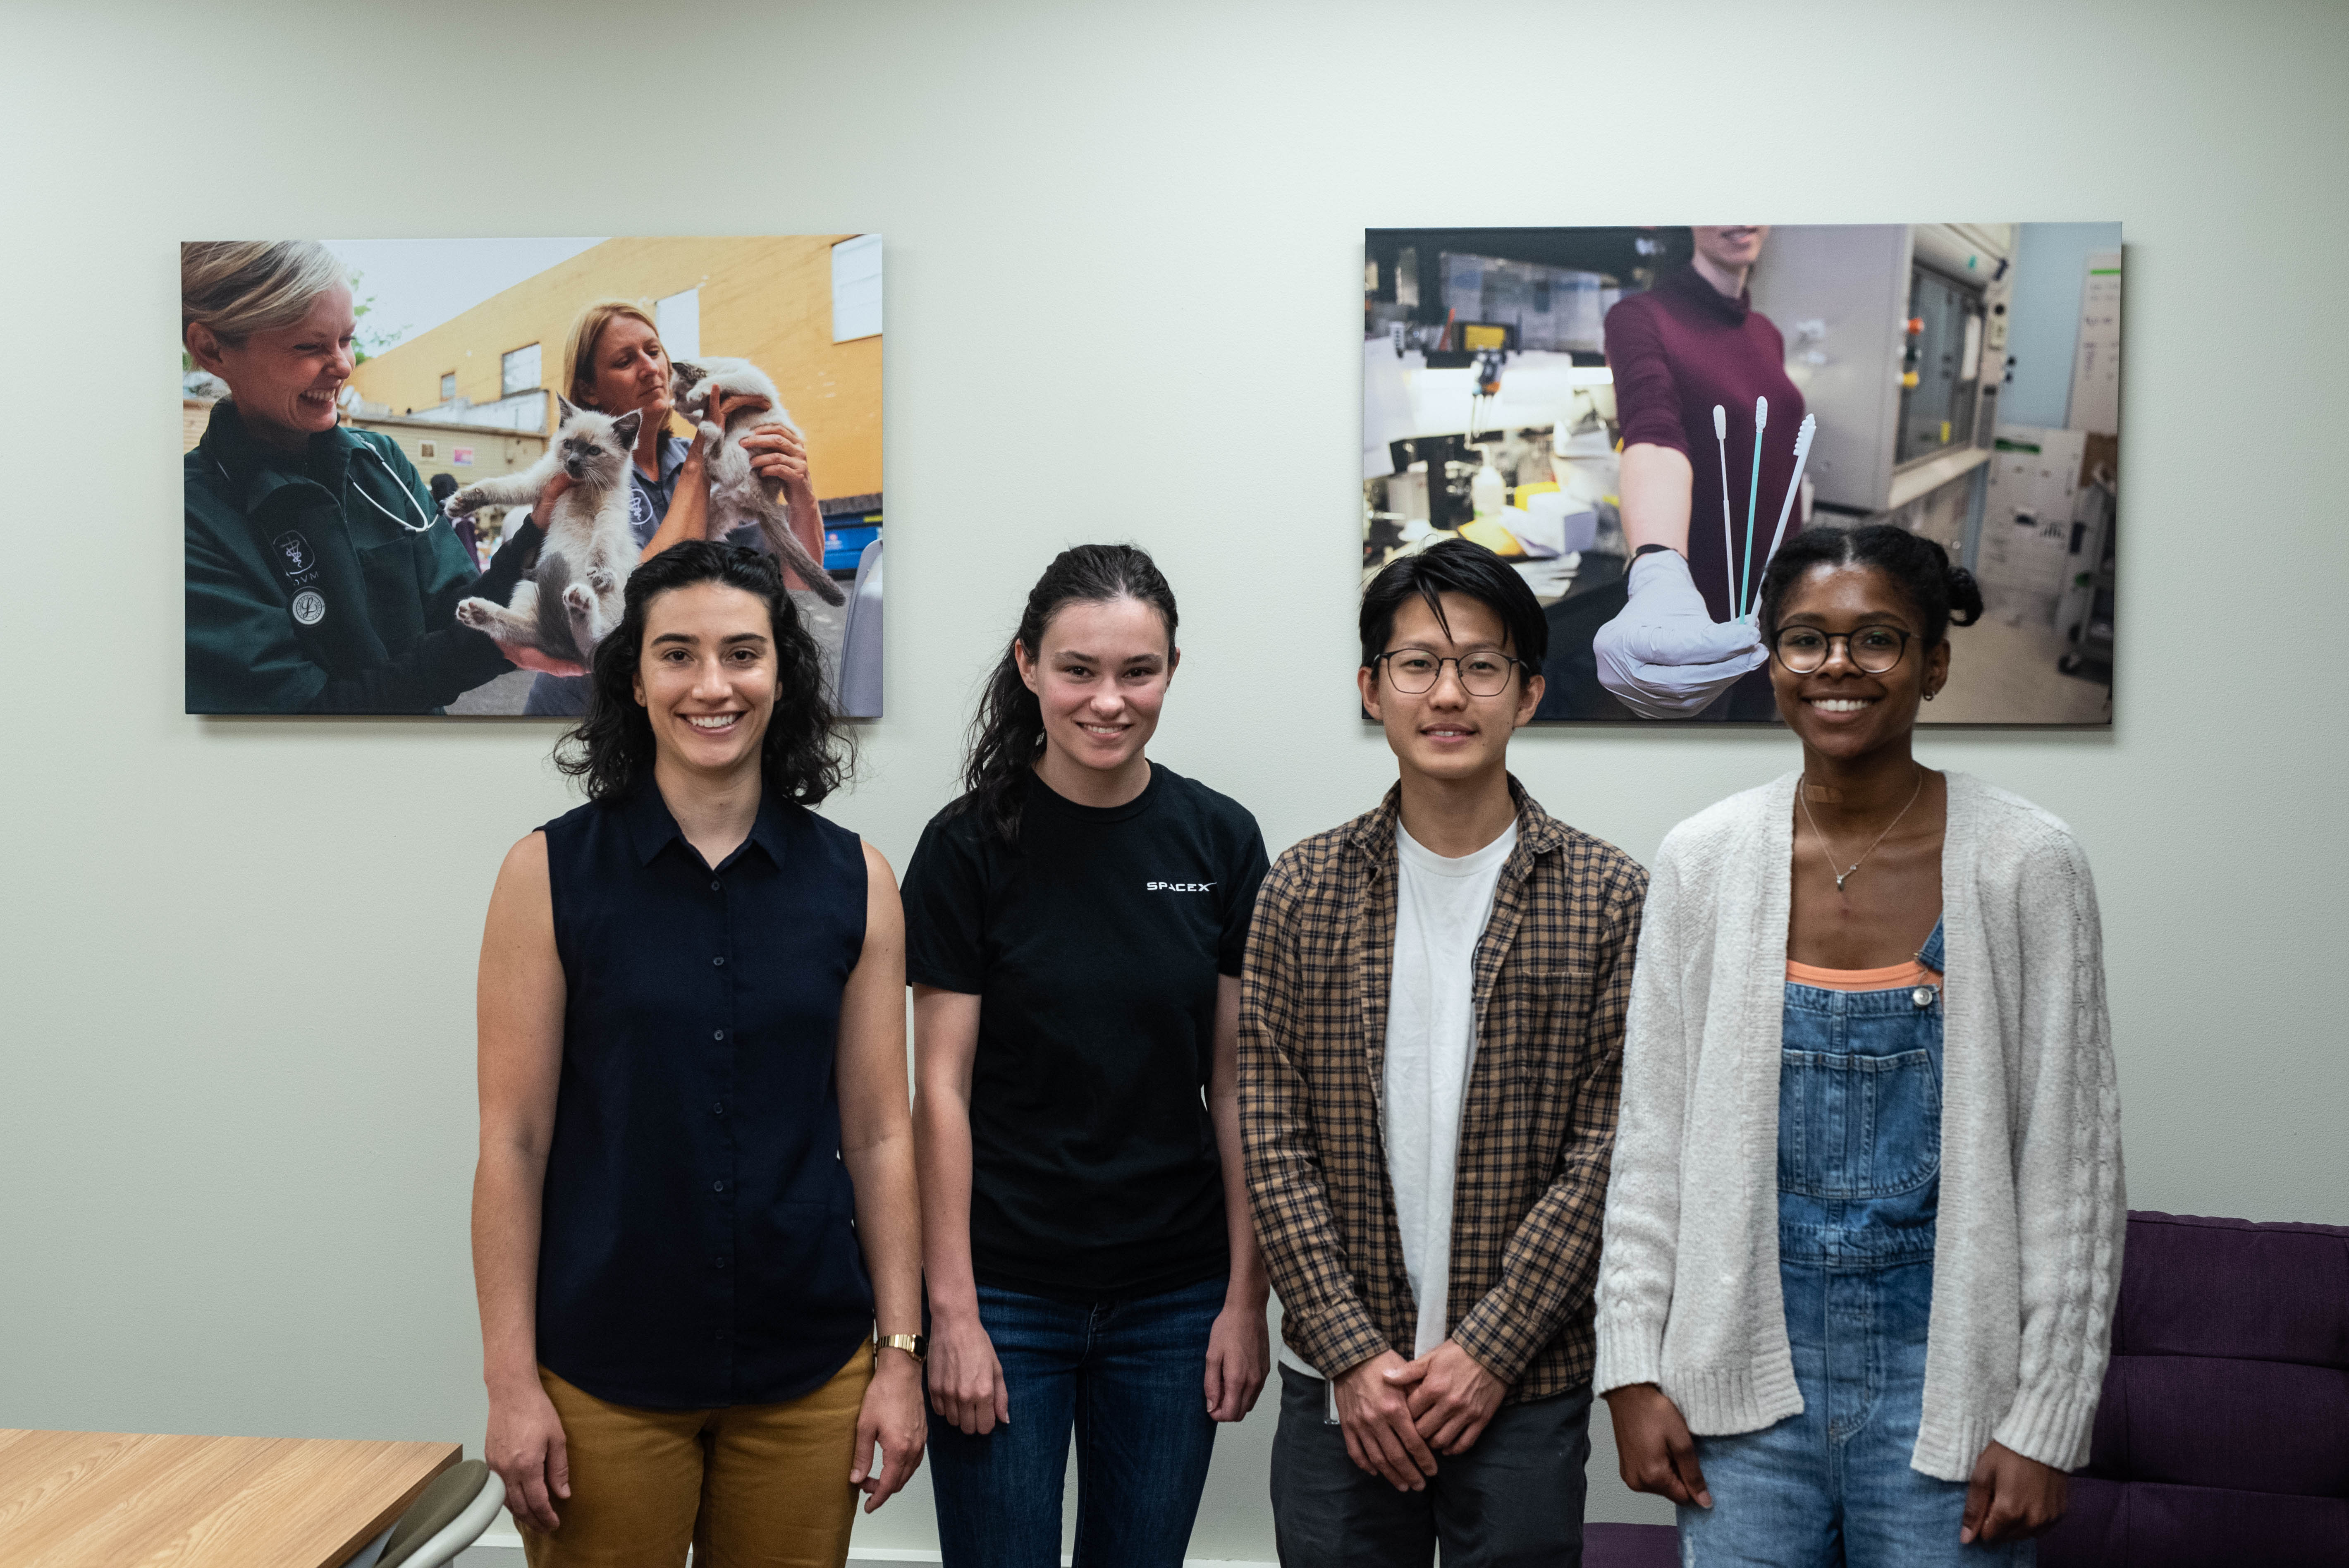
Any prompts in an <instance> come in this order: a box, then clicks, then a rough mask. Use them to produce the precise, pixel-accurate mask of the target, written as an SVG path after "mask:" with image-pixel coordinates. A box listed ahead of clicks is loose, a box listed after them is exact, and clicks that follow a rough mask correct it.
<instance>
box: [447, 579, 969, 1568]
mask: <svg viewBox="0 0 2349 1568" xmlns="http://www.w3.org/2000/svg"><path fill="white" fill-rule="evenodd" d="M592 681H593V686H592V691H591V694H590V698H589V703H588V711H587V716H586V719H585V721H584V722H582V723H581V724H580V725H579V727H578V728H577V729H576V730H574V731H573V732H571V733H570V734H569V735H567V736H566V737H564V750H563V752H562V753H561V755H560V765H561V766H562V767H563V769H564V772H566V773H568V774H572V775H573V776H574V777H576V778H579V779H582V780H584V781H585V786H586V791H587V796H588V801H587V804H586V805H583V806H581V807H579V808H578V809H577V810H575V811H573V812H570V813H567V814H566V815H563V816H560V817H557V818H556V819H555V820H554V821H553V822H550V823H548V824H547V825H546V826H544V827H543V828H542V829H540V830H539V831H538V832H536V833H533V834H532V835H530V836H528V837H527V838H524V839H523V841H522V842H521V843H520V844H518V845H516V846H514V848H513V849H512V852H511V853H509V854H508V855H507V857H506V861H505V865H504V867H502V869H501V870H500V872H499V874H498V881H497V888H496V889H495V891H493V892H492V894H491V897H490V914H489V924H488V929H487V931H486V932H485V934H484V936H483V939H482V946H481V1003H480V1027H481V1163H480V1167H479V1169H478V1172H477V1174H476V1177H475V1180H474V1188H473V1269H474V1281H475V1286H476V1289H477V1291H478V1293H479V1295H480V1298H481V1340H482V1360H483V1376H484V1379H485V1381H486V1382H487V1384H488V1386H489V1397H490V1426H489V1435H488V1438H487V1440H486V1442H485V1443H484V1445H483V1448H484V1452H485V1456H486V1457H487V1458H488V1459H489V1461H490V1463H491V1464H492V1466H493V1467H494V1468H495V1469H497V1471H498V1473H499V1474H500V1475H501V1476H502V1478H503V1479H504V1480H505V1483H506V1495H507V1498H508V1501H509V1503H510V1505H511V1506H512V1510H513V1512H514V1517H515V1521H516V1522H517V1523H518V1524H520V1526H521V1527H522V1531H523V1541H524V1543H525V1545H526V1546H527V1548H528V1552H529V1557H530V1561H531V1563H532V1564H533V1568H549V1565H553V1564H565V1563H668V1564H682V1563H684V1562H685V1558H686V1550H687V1547H688V1543H689V1544H690V1545H691V1546H692V1548H693V1551H694V1556H695V1560H696V1561H697V1562H705V1563H738V1562H745V1563H746V1562H753V1561H755V1562H760V1563H792V1564H809V1565H815V1564H830V1565H833V1568H837V1565H838V1564H839V1563H843V1561H844V1560H845V1559H846V1556H847V1552H848V1535H849V1526H850V1523H851V1521H853V1519H854V1512H855V1509H854V1503H855V1496H856V1493H857V1492H858V1491H859V1490H862V1491H863V1492H864V1493H865V1494H866V1498H867V1501H866V1503H865V1508H866V1511H868V1512H869V1511H871V1510H872V1509H874V1508H875V1507H878V1506H879V1505H880V1503H881V1502H882V1501H885V1500H886V1499H887V1498H888V1497H889V1496H890V1495H891V1494H892V1493H893V1492H895V1490H897V1489H898V1488H899V1487H901V1486H903V1485H904V1484H905V1480H907V1478H908V1477H910V1476H911V1475H912V1473H913V1471H914V1469H915V1467H916V1465H918V1464H919V1463H920V1462H921V1455H922V1447H923V1438H924V1431H923V1425H924V1417H923V1414H922V1392H921V1372H920V1364H919V1357H920V1354H921V1341H920V1339H919V1337H918V1331H919V1329H920V1325H921V1303H920V1290H921V1283H920V1280H921V1256H920V1252H921V1241H920V1236H921V1230H920V1216H919V1210H918V1207H917V1204H916V1195H915V1182H914V1159H913V1137H912V1127H911V1120H910V1116H909V1113H908V1110H907V1106H906V1091H905V999H904V986H905V944H904V919H903V915H902V913H901V911H900V909H899V905H898V900H897V889H896V884H895V879H894V878H893V877H892V875H891V873H890V869H889V866H888V863H887V862H886V861H885V860H884V859H883V858H882V857H881V856H880V854H879V852H878V851H876V850H875V849H874V847H873V846H871V845H869V844H864V843H862V842H861V841H860V840H859V839H858V838H857V836H855V835H854V834H853V833H850V832H848V831H847V830H845V829H843V828H841V827H837V826H833V824H831V823H828V822H826V821H825V820H823V818H822V817H819V816H817V815H815V814H814V812H812V810H810V809H809V808H810V807H812V806H813V805H817V804H818V803H820V802H821V801H823V798H824V797H825V796H826V795H827V794H830V793H831V791H832V790H833V788H834V787H835V786H837V785H838V784H840V783H841V781H842V778H843V773H844V763H843V748H844V741H843V737H842V736H841V735H840V734H839V732H838V721H837V719H836V716H835V715H834V713H833V709H832V706H831V703H830V701H828V699H827V698H826V696H825V695H824V682H823V669H822V662H821V659H820V657H819V655H818V652H817V649H816V646H815V643H814V640H813V639H812V638H811V637H810V636H809V634H808V632H807V629H806V628H805V627H803V626H802V624H801V622H800V619H799V616H798V614H797V612H796V611H795V610H794V609H793V607H792V601H791V597H790V596H789V595H788V594H787V593H786V592H785V591H784V588H783V584H782V579H781V575H780V573H779V572H778V570H777V568H776V566H775V563H774V562H773V560H772V559H771V558H770V557H768V556H762V555H760V554H759V553H757V552H755V551H751V550H747V549H743V548H740V547H739V546H736V545H719V544H710V543H707V542H702V541H693V542H689V543H685V544H680V545H676V546H675V547H673V548H671V549H669V550H667V551H666V552H664V553H662V554H660V555H658V556H654V557H653V558H651V559H650V560H647V561H646V562H645V563H644V564H643V565H642V566H638V567H637V568H636V572H635V573H634V574H633V575H632V576H630V577H629V579H628V586H627V600H626V614H625V616H624V617H623V618H622V620H621V622H620V625H619V627H618V628H616V630H614V631H613V632H612V633H611V634H610V635H608V636H607V637H605V639H604V640H603V641H602V642H600V643H599V644H597V645H596V648H595V658H594V669H593V671H592ZM876 1443H877V1444H878V1445H879V1446H880V1449H881V1452H882V1458H881V1462H880V1463H879V1464H878V1465H875V1464H874V1462H873V1451H874V1445H875V1444H876Z"/></svg>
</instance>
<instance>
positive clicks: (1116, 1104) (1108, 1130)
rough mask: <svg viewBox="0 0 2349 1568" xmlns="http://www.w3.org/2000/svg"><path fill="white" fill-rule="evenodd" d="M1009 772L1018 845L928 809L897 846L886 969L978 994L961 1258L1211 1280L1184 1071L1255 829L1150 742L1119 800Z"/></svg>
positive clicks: (1027, 1282)
mask: <svg viewBox="0 0 2349 1568" xmlns="http://www.w3.org/2000/svg"><path fill="white" fill-rule="evenodd" d="M1025 787H1026V789H1027V795H1026V800H1025V803H1024V804H1023V805H1022V807H1021V811H1020V824H1019V842H1018V843H1017V844H1016V845H1011V844H1006V843H1004V842H1003V840H1002V838H1001V836H999V835H998V834H997V833H995V831H994V830H993V829H992V828H991V827H989V826H988V825H987V823H986V820H985V818H984V817H983V816H982V815H980V814H979V813H978V812H977V811H963V812H959V813H953V812H941V813H940V814H939V815H937V816H936V817H935V818H933V819H932V820H931V822H930V825H929V826H928V827H926V828H925V829H924V830H923V832H922V842H921V846H920V847H918V848H916V850H915V851H914V858H913V860H912V862H911V863H910V864H909V865H908V866H907V867H905V974H906V978H907V979H908V980H910V981H913V982H914V983H915V984H916V985H934V986H936V987H938V988H939V989H941V990H944V991H957V992H966V993H968V994H972V995H976V996H978V998H979V999H980V1001H979V1011H978V1056H977V1059H976V1061H975V1062H974V1063H973V1064H972V1069H971V1086H970V1140H971V1194H970V1251H971V1263H972V1267H973V1270H974V1272H976V1274H977V1276H978V1281H979V1282H980V1283H982V1284H988V1285H993V1286H995V1287H997V1288H999V1289H1002V1290H1010V1291H1019V1292H1021V1293H1025V1294H1030V1295H1041V1296H1047V1297H1053V1298H1058V1299H1061V1300H1072V1301H1080V1302H1092V1301H1103V1300H1119V1299H1131V1298H1134V1297H1139V1296H1146V1295H1154V1294H1157V1293H1161V1292H1164V1291H1171V1290H1177V1289H1180V1288H1181V1287H1183V1286H1185V1285H1188V1284H1195V1283H1197V1282H1199V1281H1201V1280H1206V1279H1211V1278H1213V1277H1214V1276H1215V1275H1216V1274H1219V1273H1221V1272H1224V1271H1225V1270H1226V1268H1228V1267H1229V1266H1230V1257H1229V1248H1228V1246H1227V1244H1226V1236H1225V1231H1224V1191H1223V1178H1222V1176H1221V1165H1220V1163H1219V1161H1218V1158H1217V1151H1216V1131H1215V1127H1214V1124H1213V1122H1212V1121H1211V1120H1210V1119H1209V1116H1208V1114H1207V1108H1206V1099H1205V1097H1204V1095H1203V1093H1202V1091H1203V1090H1204V1088H1205V1087H1206V1083H1207V1075H1208V1069H1209V1067H1210V1065H1211V1064H1212V1062H1213V1058H1214V1052H1215V1029H1216V976H1217V975H1218V974H1229V975H1237V974H1238V973H1239V972H1240V960H1241V958H1242V956H1243V955H1244V953H1245V951H1246V950H1247V928H1248V916H1249V913H1250V911H1251V910H1252V909H1254V907H1255V904H1256V893H1257V884H1258V883H1260V882H1261V881H1263V880H1264V873H1265V854H1264V836H1263V835H1262V834H1261V833H1259V832H1258V831H1257V826H1256V818H1255V817H1253V816H1251V815H1248V813H1247V809H1246V808H1245V807H1243V806H1242V805H1239V803H1238V802H1237V801H1234V800H1231V799H1228V798H1227V797H1226V796H1224V795H1220V794H1216V792H1215V791H1213V790H1211V789H1208V788H1207V787H1206V785H1204V784H1195V783H1193V782H1192V781H1191V780H1189V779H1186V778H1184V777H1182V776H1181V775H1180V774H1175V773H1174V772H1173V771H1172V770H1170V769H1168V768H1166V767H1164V766H1162V765H1160V764H1157V763H1153V764H1152V765H1151V770H1150V783H1149V784H1148V785H1147V786H1145V787H1144V788H1143V792H1142V793H1141V794H1139V795H1137V796H1135V797H1134V798H1133V800H1131V801H1129V802H1127V803H1126V804H1125V805H1121V806H1112V807H1108V808H1102V807H1098V806H1085V805H1077V804H1076V803H1075V802H1073V801H1071V800H1067V799H1064V798H1063V797H1061V795H1058V794H1054V793H1053V792H1052V791H1051V790H1050V789H1049V788H1047V787H1046V786H1045V785H1044V784H1043V783H1042V782H1041V781H1040V780H1039V779H1037V778H1036V777H1035V776H1034V775H1033V774H1030V776H1029V778H1028V780H1027V782H1026V786H1025Z"/></svg>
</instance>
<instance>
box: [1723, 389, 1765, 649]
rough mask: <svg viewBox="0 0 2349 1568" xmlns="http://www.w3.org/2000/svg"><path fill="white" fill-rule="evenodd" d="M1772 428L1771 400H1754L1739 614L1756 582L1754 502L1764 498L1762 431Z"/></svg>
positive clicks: (1742, 614) (1738, 603)
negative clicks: (1752, 458) (1743, 569)
mask: <svg viewBox="0 0 2349 1568" xmlns="http://www.w3.org/2000/svg"><path fill="white" fill-rule="evenodd" d="M1769 428H1770V400H1769V399H1767V398H1756V399H1754V477H1753V479H1752V480H1751V481H1749V482H1748V483H1747V484H1746V486H1745V572H1744V576H1741V577H1739V578H1738V579H1737V605H1738V609H1737V616H1736V617H1732V618H1733V619H1735V618H1738V617H1742V616H1744V613H1745V591H1746V589H1747V588H1749V587H1752V586H1753V583H1754V503H1755V502H1757V501H1759V500H1760V499H1761V498H1762V432H1763V431H1765V430H1768V429H1769Z"/></svg>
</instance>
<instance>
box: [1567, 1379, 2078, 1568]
mask: <svg viewBox="0 0 2349 1568" xmlns="http://www.w3.org/2000/svg"><path fill="white" fill-rule="evenodd" d="M1607 1408H1608V1410H1609V1413H1610V1414H1611V1415H1612V1416H1613V1417H1614V1419H1615V1452H1616V1457H1617V1459H1618V1462H1619V1468H1620V1469H1621V1471H1622V1475H1623V1484H1624V1485H1625V1486H1628V1487H1630V1489H1631V1490H1633V1491H1645V1492H1653V1493H1654V1494H1655V1495H1656V1496H1658V1497H1668V1498H1670V1499H1671V1500H1672V1501H1674V1502H1677V1503H1684V1504H1687V1505H1690V1506H1692V1507H1695V1508H1711V1507H1712V1506H1713V1493H1712V1492H1710V1491H1708V1490H1706V1489H1705V1484H1704V1471H1703V1470H1702V1469H1701V1468H1700V1467H1699V1466H1698V1464H1697V1458H1696V1439H1695V1438H1693V1437H1692V1436H1691V1435H1690V1433H1689V1428H1688V1422H1687V1421H1686V1420H1684V1419H1682V1416H1681V1412H1680V1407H1679V1406H1677V1405H1674V1404H1673V1403H1672V1401H1671V1396H1669V1395H1667V1394H1666V1393H1665V1392H1664V1391H1663V1390H1662V1389H1661V1388H1659V1387H1657V1386H1655V1385H1654V1384H1652V1383H1635V1384H1632V1385H1630V1386H1629V1387H1624V1388H1617V1389H1613V1390H1611V1391H1609V1393H1608V1395H1607ZM2069 1493H2070V1480H2069V1478H2068V1477H2066V1476H2065V1475H2064V1472H2063V1471H2062V1470H2059V1469H2055V1468H2054V1466H2053V1465H2043V1464H2041V1463H2040V1462H2039V1461H2038V1460H2037V1459H2025V1458H2024V1457H2023V1455H2021V1454H2018V1453H2016V1452H2015V1451H2014V1450H2013V1449H2010V1448H2008V1447H2007V1446H2006V1445H2005V1444H2003V1443H1992V1444H1990V1445H1989V1446H1988V1447H1986V1448H1984V1449H1982V1457H1981V1458H1979V1459H1976V1460H1975V1461H1974V1470H1973V1476H1972V1479H1971V1480H1970V1481H1969V1482H1968V1483H1967V1485H1966V1511H1965V1518H1964V1519H1963V1521H1961V1523H1960V1525H1959V1527H1958V1542H1959V1544H1960V1545H1965V1546H1970V1545H1971V1544H1973V1543H1974V1542H1977V1541H1980V1542H1983V1543H1984V1544H1985V1545H1992V1544H1996V1543H1999V1542H2009V1541H2027V1540H2029V1539H2030V1538H2031V1537H2033V1536H2034V1535H2040V1534H2044V1533H2045V1532H2047V1531H2048V1530H2049V1529H2051V1528H2053V1527H2054V1523H2055V1521H2057V1520H2059V1519H2061V1518H2063V1517H2064V1504H2065V1503H2066V1501H2068V1500H2069Z"/></svg>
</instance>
